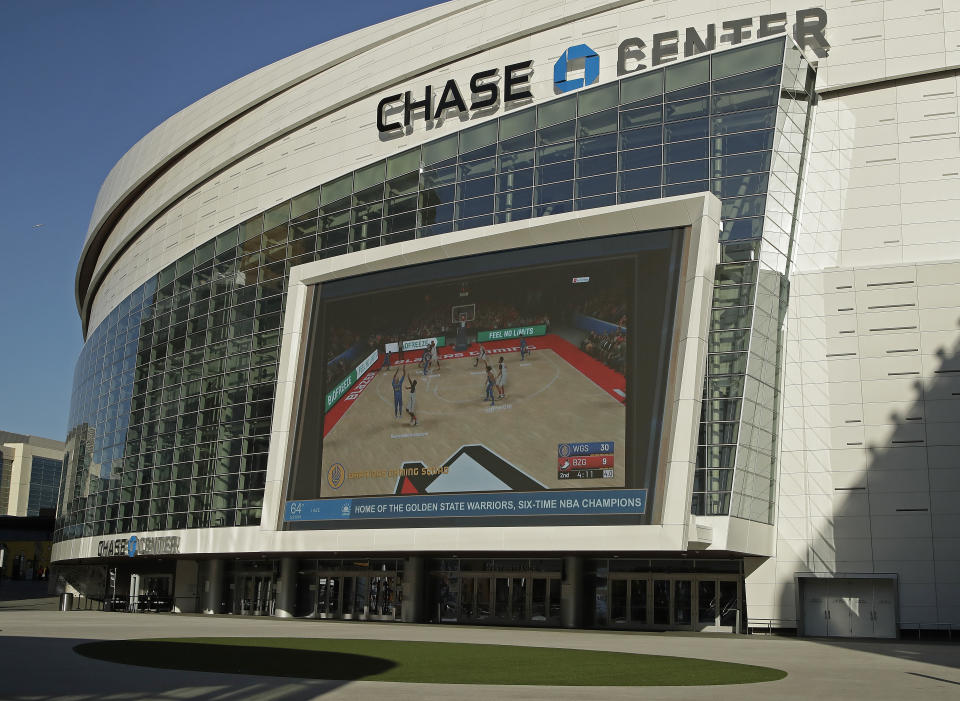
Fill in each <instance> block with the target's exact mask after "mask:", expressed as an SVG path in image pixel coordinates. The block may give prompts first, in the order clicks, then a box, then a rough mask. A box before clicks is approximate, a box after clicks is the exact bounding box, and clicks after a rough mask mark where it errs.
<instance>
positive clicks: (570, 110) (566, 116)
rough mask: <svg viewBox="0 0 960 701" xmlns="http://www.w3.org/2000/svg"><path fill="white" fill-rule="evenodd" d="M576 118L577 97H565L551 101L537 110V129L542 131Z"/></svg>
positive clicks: (574, 95)
mask: <svg viewBox="0 0 960 701" xmlns="http://www.w3.org/2000/svg"><path fill="white" fill-rule="evenodd" d="M576 116H577V96H576V94H573V95H567V96H566V97H561V98H559V99H557V100H551V101H550V102H546V103H544V104H542V105H540V106H539V107H538V108H537V127H538V128H539V129H543V128H544V127H549V126H552V125H554V124H559V123H560V122H565V121H567V120H570V119H574V118H576Z"/></svg>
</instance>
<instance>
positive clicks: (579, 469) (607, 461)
mask: <svg viewBox="0 0 960 701" xmlns="http://www.w3.org/2000/svg"><path fill="white" fill-rule="evenodd" d="M557 478H558V479H562V480H566V479H613V441H600V442H588V443H561V444H560V445H558V446H557Z"/></svg>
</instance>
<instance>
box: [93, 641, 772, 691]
mask: <svg viewBox="0 0 960 701" xmlns="http://www.w3.org/2000/svg"><path fill="white" fill-rule="evenodd" d="M74 649H75V650H76V651H77V652H78V653H80V654H81V655H84V656H86V657H92V658H94V659H98V660H105V661H108V662H119V663H122V664H132V665H141V666H145V667H160V668H164V669H185V670H196V671H204V672H226V673H233V674H256V675H268V676H281V677H301V678H307V679H342V680H353V679H363V680H367V681H392V682H429V683H434V684H536V685H558V686H685V685H706V684H747V683H753V682H768V681H775V680H777V679H782V678H783V677H785V676H786V675H787V673H786V672H784V671H782V670H779V669H771V668H770V667H757V666H754V665H746V664H730V663H726V662H713V661H710V660H698V659H693V658H687V657H664V656H660V655H633V654H630V653H624V652H597V651H591V650H569V649H563V648H557V649H554V648H545V647H518V646H512V645H475V644H468V643H431V642H409V641H392V640H338V639H326V638H319V639H318V638H162V639H151V640H109V641H101V642H95V643H84V644H82V645H78V646H77V647H76V648H74Z"/></svg>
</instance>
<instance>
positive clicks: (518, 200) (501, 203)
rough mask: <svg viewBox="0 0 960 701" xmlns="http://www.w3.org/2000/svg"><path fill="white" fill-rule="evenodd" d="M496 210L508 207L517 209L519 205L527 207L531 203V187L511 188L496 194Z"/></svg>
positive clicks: (503, 209) (500, 210)
mask: <svg viewBox="0 0 960 701" xmlns="http://www.w3.org/2000/svg"><path fill="white" fill-rule="evenodd" d="M496 204H497V211H498V212H503V211H505V210H508V209H517V208H519V207H529V206H531V205H532V204H533V188H529V187H528V188H524V189H523V190H511V191H510V192H503V193H500V194H499V195H497V199H496Z"/></svg>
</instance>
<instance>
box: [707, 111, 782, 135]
mask: <svg viewBox="0 0 960 701" xmlns="http://www.w3.org/2000/svg"><path fill="white" fill-rule="evenodd" d="M710 121H711V123H712V129H713V134H714V135H715V136H720V135H723V134H732V133H734V132H738V131H752V130H754V129H772V128H773V127H775V126H776V124H777V110H776V109H774V108H771V109H763V110H751V111H749V112H738V113H736V114H725V115H722V116H718V117H712V118H711V120H710Z"/></svg>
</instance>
